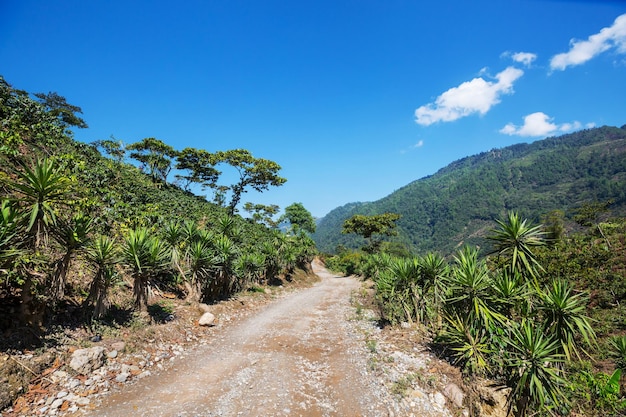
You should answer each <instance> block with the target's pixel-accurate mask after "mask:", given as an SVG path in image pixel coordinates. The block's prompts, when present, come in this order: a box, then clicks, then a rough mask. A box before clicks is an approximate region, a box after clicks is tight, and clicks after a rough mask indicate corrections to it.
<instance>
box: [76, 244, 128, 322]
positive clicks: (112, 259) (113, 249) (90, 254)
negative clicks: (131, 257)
mask: <svg viewBox="0 0 626 417" xmlns="http://www.w3.org/2000/svg"><path fill="white" fill-rule="evenodd" d="M87 260H89V262H90V263H91V264H92V265H93V266H94V267H95V275H94V278H93V280H92V281H91V286H90V288H89V295H88V296H87V298H86V299H85V302H84V304H85V305H86V306H93V313H92V318H94V319H100V318H102V317H103V316H104V315H106V313H107V312H108V310H109V307H110V302H109V299H108V290H109V287H110V286H111V283H112V281H113V279H114V277H115V275H116V273H115V265H116V264H117V263H118V262H119V261H120V250H119V247H118V246H117V245H116V243H115V241H114V240H113V239H111V238H110V237H108V236H104V235H100V236H97V237H96V238H95V239H94V240H93V241H92V243H91V244H90V245H89V247H88V248H87Z"/></svg>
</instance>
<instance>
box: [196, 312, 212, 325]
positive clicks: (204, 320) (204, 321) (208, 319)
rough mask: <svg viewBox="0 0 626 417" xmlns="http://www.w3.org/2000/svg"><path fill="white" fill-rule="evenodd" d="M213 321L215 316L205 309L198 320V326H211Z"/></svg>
mask: <svg viewBox="0 0 626 417" xmlns="http://www.w3.org/2000/svg"><path fill="white" fill-rule="evenodd" d="M214 322H215V316H214V315H213V314H212V313H209V312H208V311H207V312H206V313H204V314H203V315H202V317H200V319H199V320H198V325H199V326H213V323H214Z"/></svg>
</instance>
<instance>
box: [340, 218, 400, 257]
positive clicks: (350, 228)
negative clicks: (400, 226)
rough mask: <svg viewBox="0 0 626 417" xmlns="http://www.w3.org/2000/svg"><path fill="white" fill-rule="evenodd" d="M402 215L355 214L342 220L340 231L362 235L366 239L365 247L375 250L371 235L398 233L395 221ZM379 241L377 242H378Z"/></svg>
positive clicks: (392, 234)
mask: <svg viewBox="0 0 626 417" xmlns="http://www.w3.org/2000/svg"><path fill="white" fill-rule="evenodd" d="M400 217H402V216H401V215H399V214H396V213H384V214H376V215H372V216H366V215H363V214H355V215H354V216H352V217H350V218H349V219H347V220H346V221H344V222H343V227H342V230H341V233H344V234H350V233H354V234H357V235H361V236H363V237H364V238H365V239H367V241H368V245H367V247H368V248H369V250H371V251H375V249H376V247H377V244H376V243H375V242H374V240H373V238H372V236H373V235H384V236H395V235H397V234H398V232H397V230H396V227H397V224H396V221H397V220H398V219H400ZM378 243H379V242H378Z"/></svg>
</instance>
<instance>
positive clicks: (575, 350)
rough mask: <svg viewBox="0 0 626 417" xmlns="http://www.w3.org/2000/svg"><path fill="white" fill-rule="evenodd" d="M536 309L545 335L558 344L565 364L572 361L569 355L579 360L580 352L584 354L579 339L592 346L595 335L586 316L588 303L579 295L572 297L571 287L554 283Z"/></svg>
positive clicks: (563, 283) (558, 282)
mask: <svg viewBox="0 0 626 417" xmlns="http://www.w3.org/2000/svg"><path fill="white" fill-rule="evenodd" d="M538 309H539V310H540V311H541V312H542V313H543V316H544V328H545V331H546V332H548V333H550V334H553V335H554V336H555V337H556V339H557V340H558V341H559V342H560V344H561V350H562V353H563V354H564V355H565V357H566V358H567V360H571V359H572V356H573V355H572V354H574V355H575V356H576V357H577V358H578V359H580V353H581V352H582V353H585V354H587V353H586V352H585V350H584V349H583V348H582V346H581V344H580V342H579V341H578V336H579V337H581V338H582V340H583V341H584V342H585V343H586V344H587V345H590V344H592V343H595V340H596V335H595V332H594V330H593V327H592V326H591V323H590V319H589V317H587V315H586V312H587V300H586V297H584V295H583V294H582V293H577V294H575V293H574V292H573V288H572V287H571V285H570V284H568V283H567V282H565V281H563V280H560V279H555V280H554V281H552V285H550V286H549V287H548V288H546V290H545V291H543V292H542V293H541V294H540V301H539V305H538Z"/></svg>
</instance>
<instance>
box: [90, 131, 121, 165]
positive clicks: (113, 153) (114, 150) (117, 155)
mask: <svg viewBox="0 0 626 417" xmlns="http://www.w3.org/2000/svg"><path fill="white" fill-rule="evenodd" d="M93 145H94V146H95V147H96V148H101V149H102V150H103V151H104V153H106V154H107V155H109V156H110V157H112V158H113V159H114V160H115V161H117V162H118V163H121V162H122V161H123V160H124V156H126V150H125V149H124V144H123V143H122V141H121V140H116V139H115V138H114V137H113V136H111V139H103V140H97V141H95V142H93Z"/></svg>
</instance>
